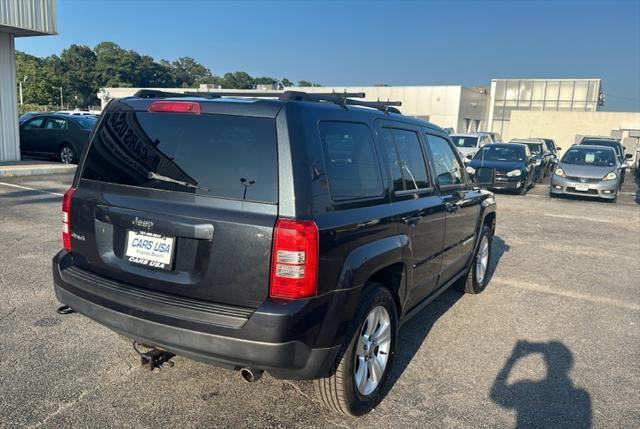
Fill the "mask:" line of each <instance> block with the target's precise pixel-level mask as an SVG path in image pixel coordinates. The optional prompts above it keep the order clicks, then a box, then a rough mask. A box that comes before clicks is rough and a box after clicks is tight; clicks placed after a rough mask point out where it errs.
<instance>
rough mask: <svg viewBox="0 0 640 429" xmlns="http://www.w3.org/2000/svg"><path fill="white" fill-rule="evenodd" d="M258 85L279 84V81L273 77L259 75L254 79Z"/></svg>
mask: <svg viewBox="0 0 640 429" xmlns="http://www.w3.org/2000/svg"><path fill="white" fill-rule="evenodd" d="M253 82H254V83H255V84H256V85H277V84H278V81H277V80H275V79H274V78H272V77H266V76H263V77H257V78H255V79H254V80H253Z"/></svg>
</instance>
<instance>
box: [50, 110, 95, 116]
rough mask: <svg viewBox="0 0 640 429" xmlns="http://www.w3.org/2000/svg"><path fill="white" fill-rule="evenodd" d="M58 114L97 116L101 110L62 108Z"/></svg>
mask: <svg viewBox="0 0 640 429" xmlns="http://www.w3.org/2000/svg"><path fill="white" fill-rule="evenodd" d="M56 114H58V115H71V116H96V115H99V114H100V112H99V111H97V110H60V111H57V112H56Z"/></svg>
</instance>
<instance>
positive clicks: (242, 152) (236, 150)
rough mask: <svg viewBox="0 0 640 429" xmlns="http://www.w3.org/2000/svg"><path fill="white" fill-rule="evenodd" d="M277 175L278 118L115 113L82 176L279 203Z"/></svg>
mask: <svg viewBox="0 0 640 429" xmlns="http://www.w3.org/2000/svg"><path fill="white" fill-rule="evenodd" d="M277 171H278V169H277V148H276V130H275V121H274V120H273V119H267V118H250V117H239V116H229V115H190V114H180V113H166V112H162V113H150V112H124V111H122V112H118V111H116V112H110V113H107V114H106V116H105V117H104V119H103V120H102V122H101V124H100V126H99V129H98V130H97V131H96V133H95V136H94V138H93V141H92V143H91V146H90V147H89V150H88V153H87V157H86V161H85V164H84V167H83V171H82V178H84V179H90V180H97V181H102V182H109V183H116V184H122V185H129V186H138V187H145V188H153V189H161V190H170V191H178V192H188V193H197V194H201V195H207V196H211V197H221V198H230V199H237V200H250V201H259V202H267V203H276V202H277V199H278V185H277V183H278V180H277ZM151 172H153V173H155V174H158V175H162V176H165V177H167V178H169V179H172V180H175V181H180V182H187V183H189V184H192V185H197V186H199V187H200V188H196V187H190V186H184V185H181V184H177V183H170V182H168V181H162V180H156V179H150V178H149V177H150V173H151ZM204 188H207V189H204Z"/></svg>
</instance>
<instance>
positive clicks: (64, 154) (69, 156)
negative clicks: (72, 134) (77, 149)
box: [60, 146, 73, 164]
mask: <svg viewBox="0 0 640 429" xmlns="http://www.w3.org/2000/svg"><path fill="white" fill-rule="evenodd" d="M60 161H61V162H62V163H63V164H71V163H72V162H73V149H71V148H70V147H69V146H65V147H63V148H62V150H61V151H60Z"/></svg>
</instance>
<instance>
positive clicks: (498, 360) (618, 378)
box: [0, 175, 640, 428]
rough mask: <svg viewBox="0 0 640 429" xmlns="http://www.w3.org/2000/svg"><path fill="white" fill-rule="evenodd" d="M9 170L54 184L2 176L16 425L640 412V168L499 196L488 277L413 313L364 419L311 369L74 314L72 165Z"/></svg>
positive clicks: (612, 417) (508, 423)
mask: <svg viewBox="0 0 640 429" xmlns="http://www.w3.org/2000/svg"><path fill="white" fill-rule="evenodd" d="M628 177H629V176H628ZM0 182H5V183H12V184H18V185H20V186H25V187H29V188H34V189H38V190H44V192H39V191H30V190H25V189H19V188H15V187H8V186H3V185H2V184H0V242H2V244H3V245H2V246H0V297H1V299H0V427H7V428H10V427H11V428H12V427H43V428H58V427H136V428H137V427H158V426H165V427H170V426H178V427H187V428H189V427H193V428H196V427H198V428H199V427H260V428H263V427H300V428H308V427H329V428H330V427H342V428H352V427H358V428H364V427H394V428H395V427H402V428H407V427H409V428H413V427H442V428H470V427H474V428H475V427H491V428H493V427H514V426H515V425H516V424H517V425H519V426H518V427H539V426H544V427H566V426H570V425H574V426H581V427H588V426H589V425H591V424H592V425H593V426H595V427H612V428H613V427H615V428H622V427H629V428H631V427H640V365H638V362H639V359H638V356H639V355H640V335H639V333H640V330H639V324H640V263H639V262H640V205H639V203H640V197H638V196H636V192H638V187H637V185H636V184H635V183H633V179H632V177H629V179H628V180H627V183H626V184H625V187H624V189H623V191H624V193H623V194H622V195H620V198H619V201H618V203H617V204H608V203H600V202H592V201H578V200H573V199H572V200H556V199H549V197H548V196H547V189H548V185H544V186H543V185H540V184H539V185H538V186H537V187H536V188H535V189H533V190H532V191H531V192H530V193H529V195H527V196H525V197H521V196H514V195H503V194H499V195H497V201H498V210H499V212H498V227H497V233H496V239H495V240H494V243H493V246H492V251H493V255H492V260H493V265H494V267H495V272H494V273H493V277H492V279H491V282H490V284H489V287H488V289H487V290H486V292H484V293H483V294H481V295H478V296H462V295H460V294H458V293H457V292H455V291H448V292H446V293H444V294H443V295H442V296H441V297H440V298H438V299H437V300H436V301H435V302H434V303H433V304H432V305H431V306H429V307H428V308H427V309H426V310H424V311H423V312H421V313H420V314H419V315H418V316H417V317H415V318H414V319H412V320H411V321H410V322H408V323H407V324H406V325H405V327H404V328H403V330H402V331H401V332H400V337H399V344H398V350H397V355H396V361H395V365H394V371H393V373H392V379H391V381H392V383H391V387H390V391H389V392H388V394H387V396H386V398H385V399H384V401H383V402H382V403H381V404H380V406H379V407H378V408H377V409H376V410H374V411H373V412H372V413H371V414H369V415H367V416H364V417H362V418H359V419H354V418H344V417H342V416H339V415H335V414H332V413H330V412H328V411H326V410H324V409H323V408H321V407H320V405H319V404H318V403H317V402H316V401H315V400H314V396H315V395H314V392H313V388H312V385H311V383H309V382H292V381H281V380H276V379H273V378H272V377H270V376H269V375H267V374H265V376H264V377H263V378H262V379H261V380H260V381H259V382H257V383H254V384H246V383H243V382H242V381H241V378H240V375H239V374H237V373H233V372H229V371H226V370H222V369H218V368H214V367H211V366H208V365H206V364H202V363H198V362H194V361H190V360H187V359H184V358H181V357H177V358H175V359H174V361H175V362H176V365H175V367H174V368H171V369H163V370H160V371H153V372H150V371H145V370H143V369H141V368H140V365H139V360H138V356H137V355H136V353H135V352H134V351H133V349H132V347H131V344H129V343H128V342H126V341H124V340H123V339H122V338H121V337H120V336H118V335H117V334H115V333H113V332H111V331H109V330H108V329H106V328H104V327H102V326H100V325H98V324H96V323H94V322H92V321H90V320H89V319H87V318H85V317H82V316H80V315H77V314H74V315H67V316H61V315H58V314H57V313H56V312H55V310H56V308H57V307H58V305H59V303H58V302H57V301H56V299H55V296H54V294H53V290H52V285H51V257H52V256H53V255H54V253H55V252H56V251H57V250H58V249H59V248H60V246H61V243H60V203H61V198H60V196H58V195H56V194H61V193H63V192H64V191H65V190H66V188H67V187H68V185H69V183H70V182H71V176H69V175H50V176H31V177H23V178H2V180H0ZM639 195H640V194H639ZM636 201H637V202H636ZM496 264H497V266H496ZM505 371H508V372H509V373H508V374H507V376H506V378H504V379H503V378H501V377H500V376H499V374H502V373H503V372H505ZM585 394H586V395H585ZM580 398H581V399H580Z"/></svg>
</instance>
